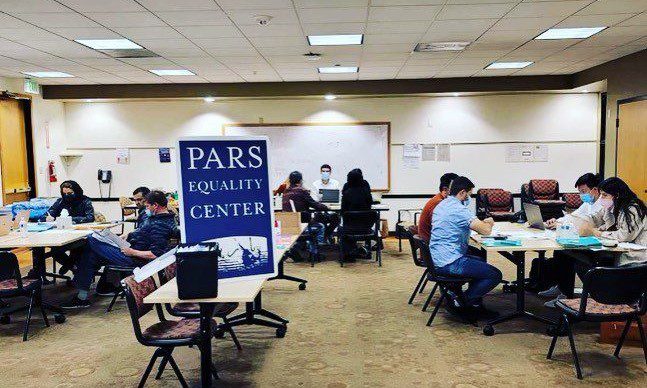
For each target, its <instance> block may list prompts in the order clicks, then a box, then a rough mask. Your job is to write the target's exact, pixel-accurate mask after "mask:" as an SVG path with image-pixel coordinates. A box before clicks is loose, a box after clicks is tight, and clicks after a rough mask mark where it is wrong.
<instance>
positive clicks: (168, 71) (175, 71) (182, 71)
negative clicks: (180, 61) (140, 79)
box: [149, 69, 195, 76]
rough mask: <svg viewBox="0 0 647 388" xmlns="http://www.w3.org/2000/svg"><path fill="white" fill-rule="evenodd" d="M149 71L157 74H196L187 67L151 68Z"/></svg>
mask: <svg viewBox="0 0 647 388" xmlns="http://www.w3.org/2000/svg"><path fill="white" fill-rule="evenodd" d="M149 71H150V72H151V73H153V74H157V75H179V76H187V75H195V74H193V73H192V72H190V71H188V70H185V69H158V70H149Z"/></svg>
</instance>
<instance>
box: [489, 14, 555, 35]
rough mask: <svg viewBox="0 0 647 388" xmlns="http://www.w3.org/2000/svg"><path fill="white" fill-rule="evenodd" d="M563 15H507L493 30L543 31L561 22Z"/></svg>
mask: <svg viewBox="0 0 647 388" xmlns="http://www.w3.org/2000/svg"><path fill="white" fill-rule="evenodd" d="M562 19H563V18H561V17H530V18H510V17H505V18H503V19H501V20H499V21H498V22H497V23H496V24H495V25H494V26H492V30H494V31H517V30H536V31H538V32H543V31H544V30H547V29H549V28H551V27H553V26H554V25H555V24H557V23H559V22H560V21H561V20H562Z"/></svg>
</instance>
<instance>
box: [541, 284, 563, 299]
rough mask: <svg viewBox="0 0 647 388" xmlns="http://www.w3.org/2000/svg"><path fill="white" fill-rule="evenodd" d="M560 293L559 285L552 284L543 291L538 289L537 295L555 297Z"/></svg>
mask: <svg viewBox="0 0 647 388" xmlns="http://www.w3.org/2000/svg"><path fill="white" fill-rule="evenodd" d="M560 294H561V291H560V290H559V287H557V286H552V287H551V288H549V289H547V290H544V291H539V292H538V293H537V295H539V296H543V297H546V298H557V296H558V295H560Z"/></svg>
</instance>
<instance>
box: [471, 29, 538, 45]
mask: <svg viewBox="0 0 647 388" xmlns="http://www.w3.org/2000/svg"><path fill="white" fill-rule="evenodd" d="M535 36H537V30H518V31H492V30H490V31H487V32H486V33H484V34H483V35H482V36H481V37H480V38H479V39H478V40H477V42H478V43H506V44H511V45H515V44H516V45H521V44H523V43H525V42H527V41H529V40H531V39H532V38H534V37H535Z"/></svg>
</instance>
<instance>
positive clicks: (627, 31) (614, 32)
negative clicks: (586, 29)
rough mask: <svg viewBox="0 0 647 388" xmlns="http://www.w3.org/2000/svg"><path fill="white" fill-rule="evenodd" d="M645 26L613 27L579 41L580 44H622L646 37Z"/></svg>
mask: <svg viewBox="0 0 647 388" xmlns="http://www.w3.org/2000/svg"><path fill="white" fill-rule="evenodd" d="M645 35H647V34H646V31H645V28H644V27H643V26H632V27H611V28H607V29H606V30H604V31H602V32H600V33H598V34H597V35H593V36H592V37H590V38H588V39H585V40H583V41H581V42H579V43H578V46H580V45H581V46H622V45H625V44H628V43H631V42H633V41H635V40H637V39H640V38H642V37H644V36H645Z"/></svg>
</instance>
